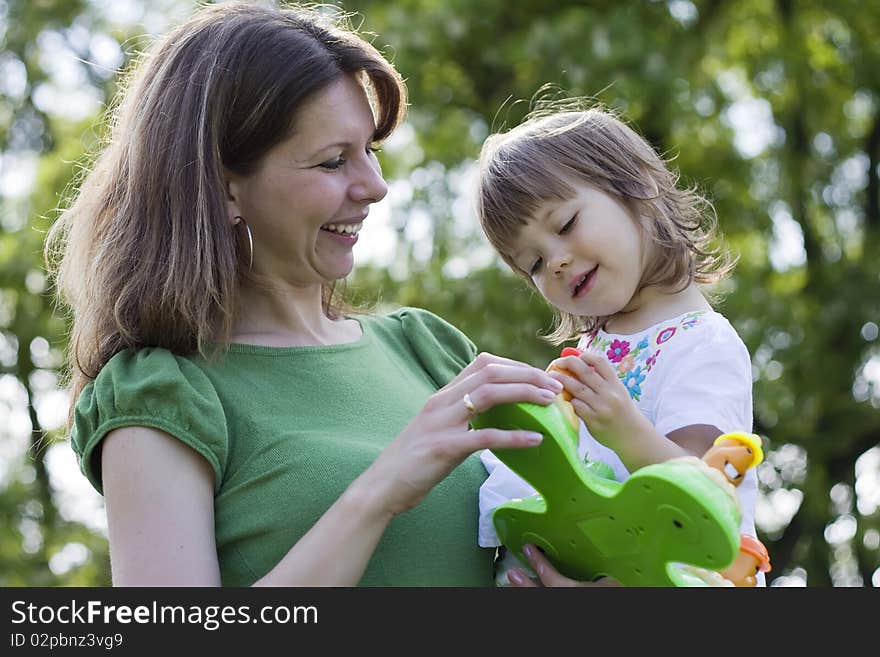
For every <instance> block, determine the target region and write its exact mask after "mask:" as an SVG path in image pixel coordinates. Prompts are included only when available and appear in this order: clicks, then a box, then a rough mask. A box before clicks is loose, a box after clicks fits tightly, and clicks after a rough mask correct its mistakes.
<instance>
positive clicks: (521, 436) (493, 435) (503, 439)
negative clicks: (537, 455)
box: [459, 427, 544, 455]
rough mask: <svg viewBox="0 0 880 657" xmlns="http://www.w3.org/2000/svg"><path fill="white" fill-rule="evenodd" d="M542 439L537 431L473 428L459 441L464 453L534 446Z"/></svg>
mask: <svg viewBox="0 0 880 657" xmlns="http://www.w3.org/2000/svg"><path fill="white" fill-rule="evenodd" d="M543 439H544V436H543V435H542V434H540V433H538V432H537V431H526V430H525V429H495V428H491V427H487V428H485V429H474V430H473V431H468V432H466V434H465V436H464V437H463V438H462V439H461V441H460V443H459V448H460V450H461V452H462V453H464V454H465V455H467V454H470V453H471V452H475V451H477V450H483V449H498V448H514V447H534V446H535V445H537V444H539V443H540V442H541V441H542V440H543Z"/></svg>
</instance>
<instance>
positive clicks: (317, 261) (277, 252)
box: [228, 76, 388, 287]
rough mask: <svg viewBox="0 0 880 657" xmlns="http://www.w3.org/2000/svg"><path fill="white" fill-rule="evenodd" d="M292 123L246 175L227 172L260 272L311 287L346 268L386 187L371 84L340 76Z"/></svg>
mask: <svg viewBox="0 0 880 657" xmlns="http://www.w3.org/2000/svg"><path fill="white" fill-rule="evenodd" d="M294 128H295V131H294V133H293V135H292V136H291V137H289V138H288V139H286V140H285V141H283V142H281V143H280V144H278V145H277V146H276V147H275V148H273V149H272V150H271V151H269V153H268V154H267V155H266V156H265V157H264V159H263V161H262V162H261V164H260V167H259V169H258V170H257V171H256V172H254V173H253V174H250V175H248V176H235V175H231V176H230V177H229V179H228V186H229V195H230V201H229V202H230V213H231V216H235V215H241V216H242V217H244V219H245V221H246V222H247V223H248V226H249V227H250V229H251V233H252V235H253V249H254V261H253V269H254V271H255V272H257V273H260V274H264V275H268V276H270V277H271V278H275V279H276V280H280V281H283V282H286V283H289V284H291V285H295V286H301V287H308V286H313V285H316V284H318V285H320V284H322V283H325V282H330V281H334V280H336V279H339V278H343V277H344V276H347V275H348V274H349V273H350V272H351V270H352V267H353V265H354V259H353V254H352V247H354V245H355V243H356V242H357V234H358V232H359V231H360V229H361V226H362V224H363V221H364V219H366V218H367V213H368V212H369V208H370V205H371V204H372V203H375V202H377V201H379V200H381V199H382V198H383V197H384V196H385V194H386V193H387V191H388V186H387V185H386V183H385V180H384V179H383V178H382V172H381V170H380V168H379V162H378V160H377V159H376V156H375V154H374V152H373V150H372V140H373V134H374V132H375V129H376V126H375V121H374V118H373V113H372V110H371V109H370V105H369V102H368V101H367V96H366V92H365V90H364V89H363V87H362V86H361V85H360V84H358V82H357V81H356V80H354V79H352V78H351V77H349V76H343V77H342V78H340V79H339V80H337V81H336V82H334V83H332V84H331V85H330V86H328V87H327V88H326V89H324V90H322V91H320V92H319V93H317V94H316V95H315V96H314V97H313V98H311V99H310V100H309V101H308V102H307V103H306V104H305V105H303V107H302V108H301V110H300V111H299V113H298V114H297V116H296V117H295V125H294Z"/></svg>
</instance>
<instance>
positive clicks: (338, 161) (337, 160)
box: [318, 155, 345, 171]
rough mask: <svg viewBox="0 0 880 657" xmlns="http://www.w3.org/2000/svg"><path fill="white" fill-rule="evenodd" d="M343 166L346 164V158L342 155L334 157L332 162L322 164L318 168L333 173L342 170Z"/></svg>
mask: <svg viewBox="0 0 880 657" xmlns="http://www.w3.org/2000/svg"><path fill="white" fill-rule="evenodd" d="M343 164H345V158H344V157H342V156H341V155H340V156H339V157H334V158H333V159H332V160H327V161H326V162H321V164H319V165H318V166H319V167H321V168H322V169H330V170H331V171H333V170H336V169H338V168H340V167H341V166H342V165H343Z"/></svg>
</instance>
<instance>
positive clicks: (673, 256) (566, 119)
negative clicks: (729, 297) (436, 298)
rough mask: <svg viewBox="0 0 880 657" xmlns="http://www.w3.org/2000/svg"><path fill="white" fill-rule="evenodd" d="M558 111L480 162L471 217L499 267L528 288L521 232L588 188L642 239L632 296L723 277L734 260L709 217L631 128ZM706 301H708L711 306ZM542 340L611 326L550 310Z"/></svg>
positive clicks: (491, 142) (606, 118)
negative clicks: (613, 202)
mask: <svg viewBox="0 0 880 657" xmlns="http://www.w3.org/2000/svg"><path fill="white" fill-rule="evenodd" d="M577 104H578V101H576V100H574V101H568V102H566V103H565V104H564V109H556V110H554V109H553V107H552V106H547V105H544V106H542V107H541V109H539V110H536V111H535V112H533V113H532V114H530V115H529V116H528V117H527V118H526V119H525V120H524V121H523V122H522V123H521V124H520V125H518V126H517V127H515V128H513V129H511V130H509V131H508V132H503V133H497V134H494V135H491V136H490V137H489V138H488V139H487V140H486V141H485V143H484V144H483V148H482V151H481V153H480V163H479V181H478V191H477V211H478V214H479V217H480V224H481V226H482V228H483V231H484V232H485V234H486V236H487V238H488V239H489V242H490V243H491V244H492V246H493V247H495V249H496V250H497V251H498V253H499V255H500V256H501V258H502V259H503V260H504V261H505V262H506V263H507V264H508V265H509V266H510V267H511V269H513V271H515V272H516V273H517V274H519V275H521V276H522V277H523V278H525V279H526V281H528V283H529V285H531V286H532V287H533V288H535V285H534V283H533V281H532V279H531V276H530V275H529V273H528V272H525V271H523V270H522V269H520V268H519V267H517V265H516V263H514V261H513V259H512V258H511V257H510V245H511V243H512V241H513V240H514V239H515V238H516V236H517V235H518V233H519V230H520V229H521V228H522V226H524V225H525V224H526V222H527V221H528V220H529V218H530V217H533V216H534V215H535V213H536V212H537V210H538V208H539V206H541V205H542V204H544V203H545V202H548V201H564V200H567V199H569V198H571V196H572V195H573V194H574V193H575V192H574V187H573V185H578V184H584V183H586V184H589V185H591V186H593V187H595V188H596V189H599V190H600V191H602V192H605V193H606V194H609V195H611V196H613V197H614V198H616V199H617V200H618V201H620V202H621V203H622V204H623V206H624V207H626V208H627V210H628V211H629V214H630V215H631V216H632V217H633V219H634V220H636V221H637V218H638V217H639V216H643V217H645V218H646V219H647V221H640V222H638V223H639V225H640V226H642V227H643V228H644V230H645V237H646V238H647V239H648V240H649V241H650V243H652V244H653V248H652V250H651V251H649V253H653V255H654V257H653V258H652V259H651V261H649V262H648V263H647V264H646V267H645V271H644V272H643V273H642V278H641V281H640V283H639V288H638V289H642V288H644V287H649V286H658V287H661V288H664V289H668V290H670V291H676V290H681V289H684V288H685V287H687V286H688V285H689V284H690V283H692V282H696V283H699V284H712V283H716V282H717V281H719V280H721V279H722V278H724V277H725V276H727V275H728V274H729V273H730V272H731V271H732V270H733V267H734V265H735V259H734V258H733V257H731V256H730V254H729V253H727V252H726V251H725V250H724V249H723V248H721V247H720V246H719V245H718V243H717V237H718V235H717V234H716V229H717V222H716V217H715V212H714V208H713V207H712V205H711V203H710V202H709V201H708V200H707V199H706V198H705V197H703V196H702V195H701V194H700V193H699V192H698V191H697V190H696V189H695V188H688V189H682V188H679V187H678V179H679V178H678V174H677V173H676V172H674V171H673V170H671V169H670V168H669V167H668V166H667V163H666V161H664V159H663V158H662V157H660V155H658V154H657V152H656V151H655V150H654V149H653V148H652V147H651V146H650V144H648V142H647V141H645V139H643V138H642V137H641V136H640V135H639V134H637V133H636V132H635V131H634V130H633V129H632V128H630V127H629V126H627V125H626V124H625V123H624V122H623V121H622V120H620V119H619V118H617V117H616V116H615V115H614V113H613V112H611V111H610V110H607V109H605V108H601V107H599V106H594V107H590V108H586V109H571V107H572V106H573V105H575V106H576V105H577ZM710 298H712V297H710ZM556 314H557V321H556V326H555V327H554V329H553V330H552V332H551V333H550V334H549V335H548V336H547V339H548V341H550V342H552V343H553V344H561V343H562V342H565V341H567V340H570V339H573V338H575V337H578V336H579V335H581V334H583V333H589V332H592V331H594V330H596V329H597V328H599V327H601V326H603V325H604V323H605V322H606V321H607V320H608V319H609V317H584V316H578V315H572V314H569V313H566V312H562V311H559V310H558V309H556Z"/></svg>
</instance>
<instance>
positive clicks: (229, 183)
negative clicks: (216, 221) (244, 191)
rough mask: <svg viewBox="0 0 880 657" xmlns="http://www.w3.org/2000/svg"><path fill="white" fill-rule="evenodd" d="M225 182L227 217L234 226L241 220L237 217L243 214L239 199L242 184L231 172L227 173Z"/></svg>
mask: <svg viewBox="0 0 880 657" xmlns="http://www.w3.org/2000/svg"><path fill="white" fill-rule="evenodd" d="M224 184H225V185H226V207H227V210H228V212H227V218H228V220H229V224H230V225H231V226H234V225H236V224H237V223H238V222H239V219H237V217H241V216H243V215H242V210H241V206H240V204H239V200H238V199H239V198H240V197H239V191H240V189H241V185H240V183H239V182H238V181H237V180H236V179H234V178H233V177H232V176H230V175H229V174H227V175H226V179H225V181H224Z"/></svg>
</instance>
